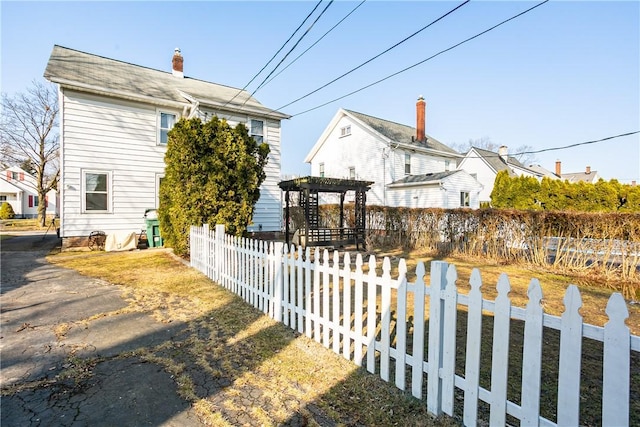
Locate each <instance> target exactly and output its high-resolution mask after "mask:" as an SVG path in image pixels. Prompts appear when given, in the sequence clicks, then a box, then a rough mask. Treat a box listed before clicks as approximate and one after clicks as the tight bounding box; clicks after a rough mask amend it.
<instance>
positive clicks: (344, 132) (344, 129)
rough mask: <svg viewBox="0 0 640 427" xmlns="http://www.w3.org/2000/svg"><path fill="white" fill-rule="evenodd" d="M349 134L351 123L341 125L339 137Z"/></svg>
mask: <svg viewBox="0 0 640 427" xmlns="http://www.w3.org/2000/svg"><path fill="white" fill-rule="evenodd" d="M349 135H351V125H346V126H342V127H341V128H340V138H343V137H345V136H349Z"/></svg>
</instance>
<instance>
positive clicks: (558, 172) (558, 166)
mask: <svg viewBox="0 0 640 427" xmlns="http://www.w3.org/2000/svg"><path fill="white" fill-rule="evenodd" d="M556 175H558V176H561V175H562V163H560V160H556Z"/></svg>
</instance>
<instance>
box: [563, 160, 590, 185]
mask: <svg viewBox="0 0 640 427" xmlns="http://www.w3.org/2000/svg"><path fill="white" fill-rule="evenodd" d="M556 176H558V177H560V179H562V180H566V181H569V182H570V183H572V184H574V183H576V182H586V183H590V184H595V183H596V182H598V180H599V179H600V175H598V172H596V171H592V170H591V166H587V167H586V168H585V170H584V172H573V173H562V163H561V162H560V160H557V161H556Z"/></svg>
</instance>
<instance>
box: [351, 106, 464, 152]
mask: <svg viewBox="0 0 640 427" xmlns="http://www.w3.org/2000/svg"><path fill="white" fill-rule="evenodd" d="M345 111H347V112H348V113H349V114H352V115H353V116H354V117H356V118H357V119H359V120H361V121H363V122H364V123H366V124H367V126H370V127H371V128H372V129H374V130H376V131H377V132H379V133H380V134H382V135H383V136H385V137H387V138H389V139H390V140H392V141H395V142H400V143H403V144H409V145H414V146H416V147H421V148H429V149H432V150H438V151H442V152H445V153H451V154H460V153H458V152H457V151H455V150H454V149H452V148H449V147H447V146H446V145H444V144H443V143H442V142H440V141H438V140H437V139H435V138H433V137H431V136H429V135H426V140H427V141H426V144H425V142H418V141H414V139H415V136H416V128H414V127H411V126H407V125H401V124H400V123H395V122H391V121H389V120H384V119H380V118H378V117H373V116H369V115H367V114H362V113H358V112H356V111H352V110H346V109H345Z"/></svg>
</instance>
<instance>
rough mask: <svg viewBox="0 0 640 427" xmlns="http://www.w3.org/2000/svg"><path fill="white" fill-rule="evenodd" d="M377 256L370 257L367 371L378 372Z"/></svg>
mask: <svg viewBox="0 0 640 427" xmlns="http://www.w3.org/2000/svg"><path fill="white" fill-rule="evenodd" d="M377 303H378V302H377V298H376V257H375V256H373V255H371V256H370V257H369V274H368V277H367V371H369V372H371V373H372V374H373V373H375V372H376V328H377V317H378V313H377V307H376V306H377Z"/></svg>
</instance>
